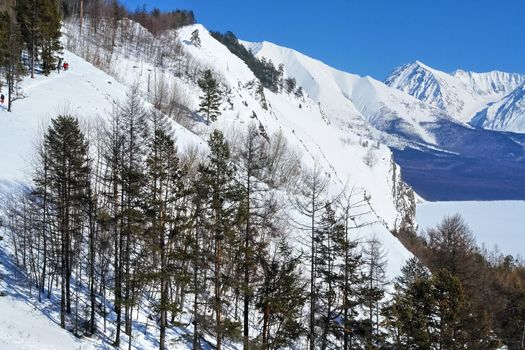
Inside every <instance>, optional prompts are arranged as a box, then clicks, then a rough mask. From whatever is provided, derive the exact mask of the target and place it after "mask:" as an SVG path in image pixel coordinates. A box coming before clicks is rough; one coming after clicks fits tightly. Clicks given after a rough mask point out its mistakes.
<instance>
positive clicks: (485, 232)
mask: <svg viewBox="0 0 525 350" xmlns="http://www.w3.org/2000/svg"><path fill="white" fill-rule="evenodd" d="M457 213H458V214H460V215H461V216H462V217H463V219H464V220H465V222H466V223H467V225H468V226H469V227H470V229H471V230H472V233H473V234H474V237H475V238H476V241H477V244H478V245H479V246H484V247H485V248H487V249H489V250H490V249H492V248H494V247H497V248H498V250H499V251H501V252H502V253H503V254H510V255H514V256H517V255H520V256H521V257H525V216H524V215H523V213H525V201H490V202H476V201H465V202H423V203H420V204H418V205H417V212H416V219H417V222H418V224H419V228H420V232H424V231H426V230H427V229H429V228H435V227H436V226H437V225H438V224H439V223H440V222H441V221H442V220H443V218H444V217H445V216H451V215H454V214H457Z"/></svg>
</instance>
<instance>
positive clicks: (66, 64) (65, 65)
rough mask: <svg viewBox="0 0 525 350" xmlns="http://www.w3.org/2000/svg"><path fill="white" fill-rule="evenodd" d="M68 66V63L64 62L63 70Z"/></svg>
mask: <svg viewBox="0 0 525 350" xmlns="http://www.w3.org/2000/svg"><path fill="white" fill-rule="evenodd" d="M68 68H69V63H67V62H64V70H67V69H68Z"/></svg>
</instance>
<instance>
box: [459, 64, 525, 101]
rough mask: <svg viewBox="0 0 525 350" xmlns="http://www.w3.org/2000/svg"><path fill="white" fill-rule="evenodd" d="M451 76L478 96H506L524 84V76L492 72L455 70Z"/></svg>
mask: <svg viewBox="0 0 525 350" xmlns="http://www.w3.org/2000/svg"><path fill="white" fill-rule="evenodd" d="M452 76H454V77H456V78H457V79H459V80H461V81H462V82H464V83H465V84H466V85H468V86H471V87H472V88H473V89H474V91H475V92H476V93H478V94H479V95H493V94H505V95H506V94H508V93H509V92H511V91H512V90H514V89H516V88H517V87H519V86H520V85H521V84H523V83H525V74H518V73H506V72H500V71H492V72H487V73H476V72H468V71H464V70H456V71H455V72H453V73H452Z"/></svg>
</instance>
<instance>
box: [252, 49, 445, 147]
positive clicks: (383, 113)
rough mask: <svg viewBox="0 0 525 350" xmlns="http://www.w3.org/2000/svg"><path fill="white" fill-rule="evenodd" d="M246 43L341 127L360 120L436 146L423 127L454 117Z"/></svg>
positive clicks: (288, 52) (285, 52) (291, 54)
mask: <svg viewBox="0 0 525 350" xmlns="http://www.w3.org/2000/svg"><path fill="white" fill-rule="evenodd" d="M243 43H244V45H245V46H246V47H247V48H249V49H250V50H251V51H252V52H253V53H254V54H255V55H256V56H257V57H265V58H266V59H270V60H272V61H273V62H275V63H277V64H279V63H282V64H284V66H285V69H286V72H287V73H288V74H289V75H290V76H292V77H294V78H296V80H297V83H298V85H300V86H302V87H303V89H304V90H305V91H306V92H307V93H308V95H309V96H310V97H311V98H312V99H313V100H314V101H316V102H318V103H319V105H320V108H322V109H323V111H324V112H325V113H326V114H327V115H328V116H329V117H330V119H331V120H332V121H333V122H335V123H338V124H339V125H343V126H344V125H349V126H350V127H359V121H360V120H365V121H366V122H368V123H369V124H370V125H371V126H373V127H374V128H376V129H378V130H380V131H386V132H387V133H388V132H391V131H392V130H394V129H395V130H396V132H398V133H399V134H402V135H407V136H408V138H412V139H415V140H418V141H421V142H425V143H429V144H434V143H435V138H434V136H433V135H432V133H430V132H429V131H428V130H427V129H426V128H425V127H424V125H423V124H424V123H433V122H437V121H439V120H441V119H443V118H445V119H451V118H448V116H447V115H446V114H445V113H443V112H442V111H441V110H439V109H438V108H435V107H433V106H431V105H429V104H427V103H423V102H421V101H419V100H418V99H416V98H415V97H412V96H410V95H409V94H406V93H403V92H402V91H399V90H397V89H394V88H391V87H389V86H387V85H385V84H383V83H382V82H380V81H377V80H375V79H373V78H371V77H368V76H367V77H360V76H358V75H355V74H350V73H346V72H343V71H339V70H337V69H335V68H332V67H330V66H328V65H326V64H324V63H323V62H321V61H318V60H316V59H313V58H310V57H308V56H305V55H304V54H302V53H300V52H297V51H295V50H293V49H289V48H285V47H281V46H278V45H275V44H272V43H269V42H262V43H249V42H243Z"/></svg>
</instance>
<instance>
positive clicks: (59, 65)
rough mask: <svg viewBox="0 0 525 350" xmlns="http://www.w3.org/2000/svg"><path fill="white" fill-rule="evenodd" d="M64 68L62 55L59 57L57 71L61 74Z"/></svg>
mask: <svg viewBox="0 0 525 350" xmlns="http://www.w3.org/2000/svg"><path fill="white" fill-rule="evenodd" d="M61 69H62V57H60V58H59V59H58V64H57V72H58V74H60V70H61Z"/></svg>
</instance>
